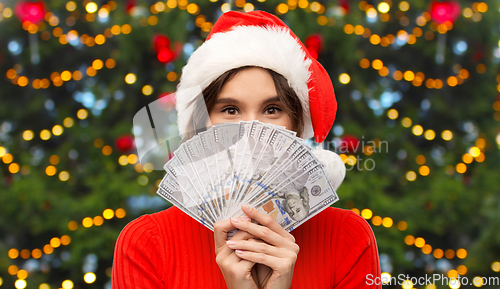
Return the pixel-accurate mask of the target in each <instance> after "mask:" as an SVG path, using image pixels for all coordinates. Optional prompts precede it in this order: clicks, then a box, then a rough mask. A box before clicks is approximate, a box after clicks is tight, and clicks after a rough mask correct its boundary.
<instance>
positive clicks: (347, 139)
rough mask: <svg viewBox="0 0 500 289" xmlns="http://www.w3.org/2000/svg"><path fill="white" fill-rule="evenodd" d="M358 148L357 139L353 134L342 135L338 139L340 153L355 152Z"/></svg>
mask: <svg viewBox="0 0 500 289" xmlns="http://www.w3.org/2000/svg"><path fill="white" fill-rule="evenodd" d="M358 149H359V139H358V138H357V137H355V136H353V135H344V136H343V137H342V139H341V141H340V153H355V152H356V151H357V150H358Z"/></svg>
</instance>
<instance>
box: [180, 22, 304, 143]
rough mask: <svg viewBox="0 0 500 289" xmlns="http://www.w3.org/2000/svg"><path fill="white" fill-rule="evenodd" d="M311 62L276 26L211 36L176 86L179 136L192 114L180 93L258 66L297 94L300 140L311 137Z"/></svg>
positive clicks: (186, 98)
mask: <svg viewBox="0 0 500 289" xmlns="http://www.w3.org/2000/svg"><path fill="white" fill-rule="evenodd" d="M310 65H311V60H310V59H306V57H305V52H304V51H303V50H302V48H301V45H300V44H299V43H298V42H297V40H296V39H295V38H294V37H292V35H290V32H289V30H288V29H286V28H282V27H278V26H266V27H262V26H237V27H235V28H233V29H232V30H231V31H228V32H220V33H215V34H213V35H212V37H211V38H210V39H209V40H207V41H205V43H203V44H202V45H201V46H200V47H199V48H198V49H197V50H196V51H195V52H193V54H192V55H191V57H190V58H189V60H188V63H187V64H186V66H184V68H183V69H182V76H181V79H180V83H179V85H178V87H177V95H176V98H177V100H176V108H177V113H178V117H177V123H178V126H179V131H180V133H181V134H184V133H185V130H186V126H187V123H188V121H189V119H190V117H191V114H192V113H193V107H192V106H191V107H190V106H188V104H189V103H190V101H191V100H193V98H192V97H185V96H186V94H182V90H184V89H187V88H190V87H194V86H200V87H201V89H202V90H203V89H205V88H206V87H207V86H208V85H209V84H210V83H212V81H214V80H215V79H217V78H218V77H219V76H220V75H222V74H223V73H224V72H226V71H228V70H230V69H233V68H238V67H241V66H260V67H263V68H268V69H271V70H273V71H275V72H277V73H279V74H281V75H283V76H284V77H285V78H286V79H287V80H288V84H289V85H290V87H291V88H293V90H294V91H295V92H296V93H297V95H298V97H299V99H300V102H301V104H302V109H303V115H304V130H303V131H304V132H303V136H302V137H303V138H310V137H312V136H313V128H312V123H311V116H310V113H309V90H308V87H307V82H308V80H309V77H310V72H309V66H310Z"/></svg>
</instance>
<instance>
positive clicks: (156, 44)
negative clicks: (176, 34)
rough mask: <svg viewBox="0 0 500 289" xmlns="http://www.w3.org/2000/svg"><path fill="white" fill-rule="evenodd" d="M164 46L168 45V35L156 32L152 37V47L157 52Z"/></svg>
mask: <svg viewBox="0 0 500 289" xmlns="http://www.w3.org/2000/svg"><path fill="white" fill-rule="evenodd" d="M165 47H167V48H168V47H170V39H169V38H168V36H165V35H161V34H156V35H155V36H154V37H153V48H154V49H155V52H156V53H157V54H158V53H159V52H160V51H161V49H162V48H165Z"/></svg>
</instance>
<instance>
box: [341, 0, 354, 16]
mask: <svg viewBox="0 0 500 289" xmlns="http://www.w3.org/2000/svg"><path fill="white" fill-rule="evenodd" d="M339 4H340V7H342V9H344V12H345V14H349V10H350V9H351V3H349V0H339Z"/></svg>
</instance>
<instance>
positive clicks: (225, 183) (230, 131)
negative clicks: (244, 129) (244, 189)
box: [213, 123, 240, 216]
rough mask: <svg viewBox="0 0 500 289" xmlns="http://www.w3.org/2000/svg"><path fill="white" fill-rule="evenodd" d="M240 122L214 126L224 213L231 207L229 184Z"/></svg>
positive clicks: (219, 184) (219, 185)
mask: <svg viewBox="0 0 500 289" xmlns="http://www.w3.org/2000/svg"><path fill="white" fill-rule="evenodd" d="M239 127H240V125H239V124H238V123H225V124H221V125H216V126H213V133H214V140H215V146H216V151H217V154H216V156H215V158H216V162H217V166H218V170H217V173H218V178H219V183H218V188H219V190H220V191H221V192H222V201H223V202H224V204H225V206H224V207H223V212H222V215H223V216H224V215H225V210H226V209H227V207H229V193H230V192H229V190H230V187H229V184H230V181H231V178H232V173H233V167H234V161H233V159H234V154H235V145H236V143H237V142H238V140H239Z"/></svg>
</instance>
